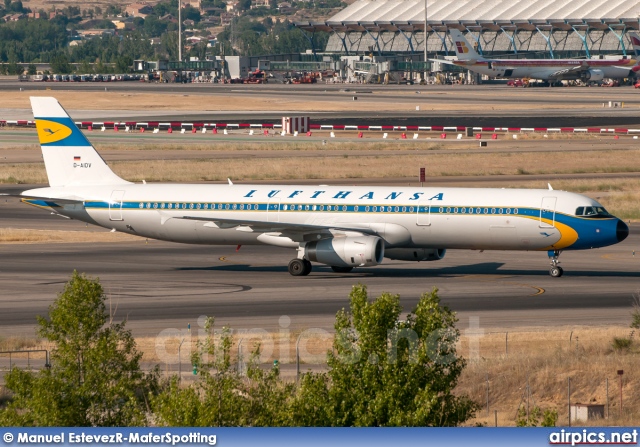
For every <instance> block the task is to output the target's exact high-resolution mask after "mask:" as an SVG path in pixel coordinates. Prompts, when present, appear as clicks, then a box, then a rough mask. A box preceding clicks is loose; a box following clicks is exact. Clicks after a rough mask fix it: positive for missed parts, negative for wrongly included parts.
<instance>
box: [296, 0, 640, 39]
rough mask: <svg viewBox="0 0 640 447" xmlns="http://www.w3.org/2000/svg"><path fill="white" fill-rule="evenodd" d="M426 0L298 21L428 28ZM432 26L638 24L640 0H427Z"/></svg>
mask: <svg viewBox="0 0 640 447" xmlns="http://www.w3.org/2000/svg"><path fill="white" fill-rule="evenodd" d="M424 8H425V0H357V1H356V2H355V3H352V4H351V5H349V6H347V7H346V8H345V9H343V10H342V11H340V12H339V13H337V14H336V15H334V16H333V17H331V18H329V19H327V20H326V21H324V22H298V23H296V26H298V27H299V28H301V29H304V30H308V31H313V30H322V31H342V32H344V31H360V32H364V31H382V30H384V31H399V30H402V31H418V30H421V31H422V30H424ZM427 14H428V18H427V23H428V25H429V28H441V27H452V26H453V27H459V28H467V27H468V28H476V29H477V28H484V29H496V28H498V29H499V28H500V27H505V26H506V27H509V26H510V27H515V28H524V29H531V28H534V29H535V27H540V26H549V25H551V26H554V27H555V26H558V27H563V26H564V27H569V28H570V27H571V26H573V27H576V26H589V27H594V28H598V27H602V28H609V27H624V28H627V29H629V28H633V29H639V28H640V27H639V25H638V21H639V19H640V0H533V1H532V0H427Z"/></svg>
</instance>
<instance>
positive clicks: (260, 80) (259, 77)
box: [244, 68, 267, 84]
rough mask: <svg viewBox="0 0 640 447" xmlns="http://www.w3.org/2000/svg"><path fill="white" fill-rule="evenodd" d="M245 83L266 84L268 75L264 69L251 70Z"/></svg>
mask: <svg viewBox="0 0 640 447" xmlns="http://www.w3.org/2000/svg"><path fill="white" fill-rule="evenodd" d="M244 83H245V84H266V83H267V75H266V73H265V72H264V71H262V70H258V69H257V68H256V70H255V71H251V72H249V77H248V78H246V79H244Z"/></svg>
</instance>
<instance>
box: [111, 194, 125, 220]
mask: <svg viewBox="0 0 640 447" xmlns="http://www.w3.org/2000/svg"><path fill="white" fill-rule="evenodd" d="M123 198H124V191H120V190H116V191H113V192H112V193H111V200H110V201H109V220H124V219H123V218H122V199H123Z"/></svg>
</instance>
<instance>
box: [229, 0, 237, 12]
mask: <svg viewBox="0 0 640 447" xmlns="http://www.w3.org/2000/svg"><path fill="white" fill-rule="evenodd" d="M239 5H240V2H237V1H233V0H231V1H228V2H227V12H232V11H237V10H238V9H239Z"/></svg>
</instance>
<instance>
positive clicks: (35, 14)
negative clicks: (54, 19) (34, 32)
mask: <svg viewBox="0 0 640 447" xmlns="http://www.w3.org/2000/svg"><path fill="white" fill-rule="evenodd" d="M28 16H29V18H31V19H39V18H40V17H42V14H40V13H39V12H35V11H33V12H30V13H29V14H28Z"/></svg>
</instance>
